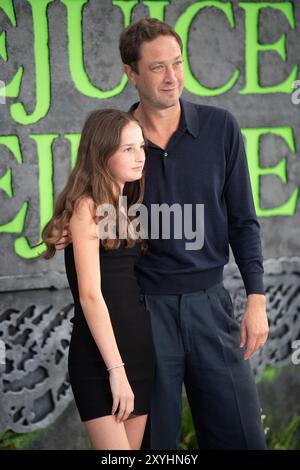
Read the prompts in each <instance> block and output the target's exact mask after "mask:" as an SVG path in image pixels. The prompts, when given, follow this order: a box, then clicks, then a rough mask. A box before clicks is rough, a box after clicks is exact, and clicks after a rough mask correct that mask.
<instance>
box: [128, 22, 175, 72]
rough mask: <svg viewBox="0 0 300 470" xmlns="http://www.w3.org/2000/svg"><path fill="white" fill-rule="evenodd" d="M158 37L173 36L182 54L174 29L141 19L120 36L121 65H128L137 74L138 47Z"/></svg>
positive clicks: (161, 23)
mask: <svg viewBox="0 0 300 470" xmlns="http://www.w3.org/2000/svg"><path fill="white" fill-rule="evenodd" d="M158 36H173V37H174V38H175V39H176V41H177V42H178V44H179V47H180V50H181V52H182V41H181V38H180V36H179V35H178V34H177V33H176V32H175V31H174V29H173V28H172V27H171V26H170V25H168V24H167V23H164V22H163V21H159V20H157V19H156V18H143V19H141V20H139V21H137V22H136V23H133V24H132V25H130V26H128V28H126V29H125V30H124V31H123V32H122V33H121V36H120V42H119V49H120V54H121V58H122V61H123V64H128V65H130V67H131V68H132V69H133V70H134V71H135V72H136V73H138V61H139V59H140V58H141V57H140V47H141V45H142V44H143V43H144V42H149V41H152V40H153V39H156V38H157V37H158Z"/></svg>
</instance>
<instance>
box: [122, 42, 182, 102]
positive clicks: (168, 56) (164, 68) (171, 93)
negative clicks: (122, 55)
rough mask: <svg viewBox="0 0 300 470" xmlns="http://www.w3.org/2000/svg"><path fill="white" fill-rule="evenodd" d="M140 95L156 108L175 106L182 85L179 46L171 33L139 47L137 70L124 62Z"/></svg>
mask: <svg viewBox="0 0 300 470" xmlns="http://www.w3.org/2000/svg"><path fill="white" fill-rule="evenodd" d="M125 70H126V71H127V73H128V76H129V79H130V81H131V83H132V84H133V85H134V86H135V87H136V89H137V91H138V93H139V96H140V98H142V99H143V100H144V101H146V102H148V103H149V104H151V105H152V106H154V107H155V108H157V109H166V108H170V107H172V106H175V105H176V104H177V103H178V100H179V97H180V95H181V93H182V90H183V86H184V74H183V64H182V55H181V51H180V46H179V44H178V42H177V41H176V39H175V38H174V37H173V36H159V37H157V38H156V39H154V40H153V41H150V42H144V43H143V44H142V45H141V49H140V60H139V62H138V72H139V73H135V72H134V71H133V70H132V69H131V68H130V67H129V66H125Z"/></svg>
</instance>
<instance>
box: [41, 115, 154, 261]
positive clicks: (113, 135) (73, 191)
mask: <svg viewBox="0 0 300 470" xmlns="http://www.w3.org/2000/svg"><path fill="white" fill-rule="evenodd" d="M132 121H133V122H136V123H137V124H138V125H139V122H138V121H137V120H136V119H135V118H134V117H133V116H132V115H131V114H129V113H126V112H123V111H119V110H115V109H105V110H98V111H94V112H92V113H91V114H90V115H89V116H88V118H87V120H86V122H85V124H84V127H83V130H82V133H81V139H80V143H79V149H78V156H77V162H76V165H75V167H74V169H73V171H72V173H71V174H70V176H69V179H68V181H67V184H66V186H65V188H64V189H63V191H62V192H61V193H60V194H59V196H58V197H57V200H56V204H55V209H54V214H53V217H52V218H51V220H50V221H49V222H48V223H47V225H46V226H45V227H44V229H43V231H42V240H43V242H44V243H45V244H46V247H47V249H46V251H45V252H44V253H43V257H44V258H46V259H49V258H52V257H53V256H54V254H55V252H56V248H55V243H57V242H58V240H59V239H60V238H61V237H62V232H63V229H64V227H65V226H66V224H68V222H69V221H70V219H71V217H72V214H73V212H74V210H75V209H76V207H77V205H78V204H79V202H80V201H81V200H82V199H83V198H84V197H91V198H92V199H93V201H94V203H95V207H94V209H95V212H94V219H95V221H97V217H96V208H97V206H98V205H100V204H103V203H109V204H112V206H113V207H114V209H115V211H116V213H118V210H119V196H121V193H120V188H119V185H118V183H117V181H116V180H115V179H114V178H113V176H112V175H111V174H110V172H109V169H108V167H107V161H108V159H109V158H110V157H111V156H112V155H113V154H114V153H115V152H116V150H117V149H118V148H119V145H120V140H121V133H122V130H123V128H124V127H125V126H126V125H127V124H129V123H130V122H132ZM122 195H123V196H127V205H128V207H130V205H132V204H135V203H137V204H138V203H141V202H142V200H143V197H144V174H143V176H142V178H141V179H140V180H137V181H133V182H127V183H125V186H124V189H123V194H122ZM127 218H128V223H130V221H131V219H130V218H129V217H127ZM98 220H99V219H98ZM116 222H118V217H117V221H116ZM117 233H118V230H117ZM139 241H142V247H143V250H145V249H146V243H145V241H144V240H141V239H140V240H139ZM135 242H136V240H134V239H132V238H130V236H129V235H127V246H129V247H131V246H133V245H134V244H135ZM120 243H121V242H120V239H118V237H117V238H116V239H108V238H107V239H104V240H101V244H102V246H103V247H104V248H105V249H106V250H114V249H117V248H118V247H119V246H120Z"/></svg>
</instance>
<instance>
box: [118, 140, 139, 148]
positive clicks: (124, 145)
mask: <svg viewBox="0 0 300 470" xmlns="http://www.w3.org/2000/svg"><path fill="white" fill-rule="evenodd" d="M144 143H145V141H144V140H143V141H142V142H141V144H144ZM127 145H135V142H133V143H132V144H123V145H121V146H120V147H126V146H127Z"/></svg>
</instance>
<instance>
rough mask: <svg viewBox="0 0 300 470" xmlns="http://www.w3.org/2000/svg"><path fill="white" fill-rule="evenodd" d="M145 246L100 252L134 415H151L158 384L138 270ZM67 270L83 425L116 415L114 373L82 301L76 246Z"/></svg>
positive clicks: (71, 366)
mask: <svg viewBox="0 0 300 470" xmlns="http://www.w3.org/2000/svg"><path fill="white" fill-rule="evenodd" d="M139 256H141V248H140V243H137V244H136V245H135V246H134V247H133V248H126V247H125V243H124V242H123V244H122V245H121V246H120V248H118V249H117V250H113V251H105V250H104V248H102V247H101V250H100V269H101V291H102V294H103V297H104V300H105V302H106V305H107V308H108V311H109V314H110V318H111V322H112V326H113V330H114V334H115V338H116V341H117V345H118V348H119V351H120V354H121V357H122V360H123V362H124V363H125V366H124V367H125V371H126V375H127V378H128V381H129V383H130V386H131V388H132V391H133V393H134V395H135V398H134V411H133V414H135V415H142V414H148V413H149V410H150V401H151V395H152V389H153V383H154V374H155V352H154V344H153V339H152V329H151V323H150V317H149V313H148V312H147V311H146V309H145V307H144V305H143V303H142V301H141V297H140V290H139V286H138V283H137V280H136V277H135V273H134V264H135V262H136V261H137V259H138V257H139ZM65 267H66V273H67V278H68V281H69V285H70V288H71V291H72V294H73V298H74V317H73V318H72V319H71V322H72V323H73V329H72V335H71V342H70V347H69V356H68V372H69V379H70V383H71V386H72V391H73V395H74V399H75V403H76V406H77V409H78V411H79V414H80V418H81V421H87V420H90V419H94V418H98V417H100V416H106V415H111V410H112V404H113V400H112V393H111V389H110V383H109V372H107V370H106V365H105V363H104V361H103V359H102V356H101V353H100V351H99V349H98V347H97V345H96V343H95V341H94V338H93V336H92V334H91V332H90V329H89V327H88V324H87V322H86V320H85V316H84V313H83V311H82V308H81V305H80V301H79V291H78V283H77V276H76V269H75V262H74V254H73V245H72V243H70V244H69V245H68V246H67V247H66V249H65Z"/></svg>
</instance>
